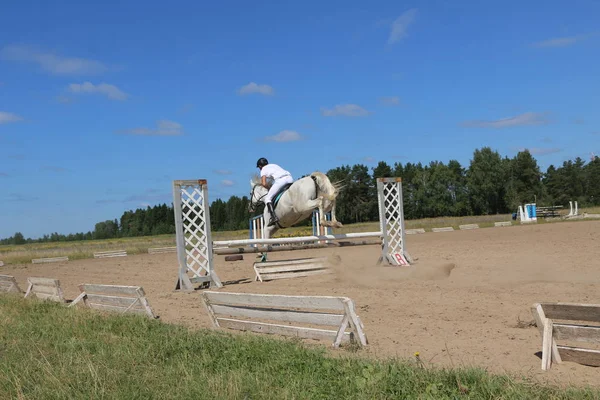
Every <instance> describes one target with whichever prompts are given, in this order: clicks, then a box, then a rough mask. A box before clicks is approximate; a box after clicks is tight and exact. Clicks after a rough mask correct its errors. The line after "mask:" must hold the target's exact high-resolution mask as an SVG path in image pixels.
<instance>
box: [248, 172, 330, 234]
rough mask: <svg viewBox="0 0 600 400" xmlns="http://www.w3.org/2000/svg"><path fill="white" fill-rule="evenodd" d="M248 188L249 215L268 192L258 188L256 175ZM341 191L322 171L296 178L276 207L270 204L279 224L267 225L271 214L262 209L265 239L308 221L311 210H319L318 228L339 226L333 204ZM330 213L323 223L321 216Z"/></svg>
mask: <svg viewBox="0 0 600 400" xmlns="http://www.w3.org/2000/svg"><path fill="white" fill-rule="evenodd" d="M250 187H251V188H252V190H251V192H250V205H249V211H250V212H252V211H254V210H255V209H256V205H257V204H258V203H262V202H263V198H264V197H265V196H266V195H267V193H268V191H269V190H268V189H267V188H265V187H264V186H262V185H261V183H260V177H259V176H258V175H255V176H254V177H253V178H252V179H251V180H250ZM341 188H342V186H341V185H340V184H339V183H336V184H333V183H331V181H330V180H329V178H328V177H327V175H325V174H324V173H322V172H313V173H312V174H310V175H309V176H305V177H304V178H301V179H298V180H297V181H295V182H294V183H292V185H291V186H290V187H289V189H287V190H286V191H285V192H284V193H283V195H281V198H280V199H279V201H278V202H277V204H276V205H275V201H273V205H274V206H275V214H276V215H277V218H279V223H277V224H275V225H273V226H268V225H269V222H270V221H271V215H270V214H269V210H268V209H267V207H265V210H264V212H263V217H264V220H265V237H266V238H271V237H272V236H273V234H274V233H275V232H277V231H278V230H279V229H280V228H289V227H290V226H293V225H295V224H297V223H298V222H300V221H303V220H305V219H307V218H309V217H310V216H311V215H312V212H313V210H315V209H317V208H318V209H319V217H320V223H321V225H322V226H331V227H335V228H340V227H342V224H341V223H340V222H339V221H338V220H337V219H336V217H335V202H336V198H337V196H338V194H339V191H340V189H341ZM273 200H275V199H273ZM330 211H331V221H327V220H325V213H327V212H330Z"/></svg>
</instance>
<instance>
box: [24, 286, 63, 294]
mask: <svg viewBox="0 0 600 400" xmlns="http://www.w3.org/2000/svg"><path fill="white" fill-rule="evenodd" d="M31 291H32V292H34V293H38V294H51V295H55V296H58V295H59V291H60V288H59V287H57V286H56V285H52V286H50V285H38V284H34V285H33V288H32V289H31Z"/></svg>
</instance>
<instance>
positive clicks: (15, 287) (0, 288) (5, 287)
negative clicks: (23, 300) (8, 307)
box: [0, 275, 23, 294]
mask: <svg viewBox="0 0 600 400" xmlns="http://www.w3.org/2000/svg"><path fill="white" fill-rule="evenodd" d="M0 293H18V294H23V291H22V290H21V288H20V287H19V284H18V283H17V280H16V279H15V277H14V276H11V275H0Z"/></svg>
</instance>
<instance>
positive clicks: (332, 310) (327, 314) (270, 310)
mask: <svg viewBox="0 0 600 400" xmlns="http://www.w3.org/2000/svg"><path fill="white" fill-rule="evenodd" d="M202 300H203V303H204V305H205V306H206V308H207V311H208V314H209V315H210V317H211V319H212V322H213V325H214V326H215V327H216V328H227V329H235V330H241V331H251V332H257V333H267V334H276V335H282V336H293V337H300V338H307V339H316V340H329V341H332V342H333V347H335V348H337V347H339V346H340V344H341V343H342V341H351V342H354V343H357V344H358V345H359V346H366V345H367V337H366V335H365V333H364V331H363V329H364V327H363V324H362V322H361V321H360V319H359V317H358V316H357V315H356V311H355V306H354V302H353V301H352V300H351V299H349V298H347V297H332V296H284V295H272V294H248V293H225V292H211V291H204V292H203V293H202ZM232 317H233V318H232ZM257 320H260V321H257ZM265 321H273V322H280V323H282V324H275V323H273V322H265ZM294 323H297V324H294ZM298 324H305V325H313V326H314V325H318V326H323V327H334V328H335V329H323V328H313V327H306V326H299V325H298Z"/></svg>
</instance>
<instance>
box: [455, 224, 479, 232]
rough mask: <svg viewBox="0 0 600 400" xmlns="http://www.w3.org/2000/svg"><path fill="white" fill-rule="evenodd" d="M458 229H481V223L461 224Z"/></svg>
mask: <svg viewBox="0 0 600 400" xmlns="http://www.w3.org/2000/svg"><path fill="white" fill-rule="evenodd" d="M458 229H460V230H461V231H465V230H470V229H479V225H477V224H465V225H459V226H458Z"/></svg>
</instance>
